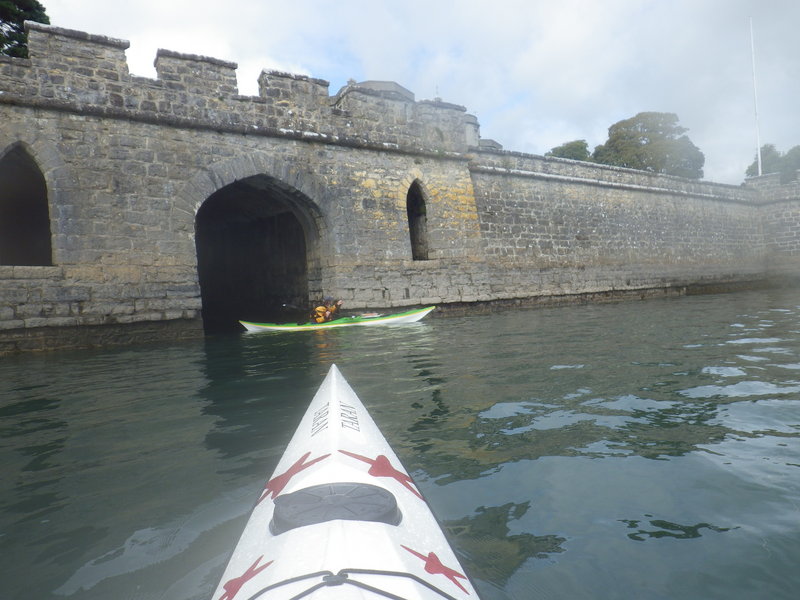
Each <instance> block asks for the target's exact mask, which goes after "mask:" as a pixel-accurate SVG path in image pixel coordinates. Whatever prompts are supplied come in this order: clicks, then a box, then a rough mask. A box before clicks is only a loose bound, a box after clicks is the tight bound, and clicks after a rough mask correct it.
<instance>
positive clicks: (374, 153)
mask: <svg viewBox="0 0 800 600" xmlns="http://www.w3.org/2000/svg"><path fill="white" fill-rule="evenodd" d="M28 31H29V50H30V58H29V59H11V58H5V57H0V353H3V352H13V351H18V350H25V349H38V348H51V347H65V346H70V345H74V346H85V345H90V344H96V343H120V342H126V341H132V340H146V339H156V338H163V337H175V336H190V335H198V334H199V332H200V331H201V330H202V327H203V325H204V324H205V326H206V328H207V329H208V328H209V325H210V324H214V325H220V326H226V325H227V324H230V323H231V322H232V323H235V319H236V318H251V319H266V318H268V317H273V316H274V311H277V310H278V308H279V307H281V306H282V305H283V304H290V305H304V304H306V303H308V302H310V301H312V300H313V299H315V298H318V297H320V296H321V295H323V294H330V295H334V296H337V297H341V298H343V299H344V300H345V302H346V305H347V307H348V308H356V309H357V308H377V307H380V308H386V307H399V306H411V305H420V304H433V303H435V304H443V305H450V306H457V305H459V304H465V303H467V304H472V303H476V302H520V303H530V302H536V301H537V300H538V299H556V298H562V297H575V296H579V297H580V296H582V297H587V296H591V295H596V294H600V295H605V296H608V295H614V294H622V295H625V294H644V295H646V294H654V293H655V294H660V293H681V292H682V291H683V290H685V289H686V288H689V287H695V286H731V285H740V284H741V285H744V284H753V283H763V282H765V281H768V280H770V279H772V278H774V277H776V276H780V277H784V278H796V275H797V273H798V271H800V269H799V268H798V267H799V266H800V240H799V239H798V231H800V184H797V183H792V184H788V185H779V184H778V183H777V181H776V180H775V178H774V177H772V176H766V177H762V178H756V179H754V180H750V181H749V182H748V184H747V185H744V186H728V185H721V184H714V183H709V182H696V181H688V180H682V179H677V178H672V177H665V176H657V175H652V174H648V173H643V172H636V171H631V170H626V169H619V168H614V167H606V166H599V165H593V164H588V163H580V162H575V161H567V160H561V159H552V158H544V157H540V156H533V155H526V154H520V153H515V152H508V151H504V150H503V149H502V148H501V147H500V146H499V144H497V143H495V142H493V141H492V140H484V139H481V138H480V130H479V125H478V121H477V119H476V118H475V117H474V116H473V115H470V114H468V113H467V112H466V109H465V108H464V107H461V106H458V105H455V104H450V103H446V102H442V101H439V100H435V101H425V100H423V101H416V100H415V98H414V95H413V94H412V93H411V92H410V91H408V90H406V89H405V88H403V87H401V86H399V85H398V84H395V83H392V82H362V83H354V82H351V83H349V84H348V85H347V86H345V87H344V88H343V89H342V90H340V91H338V92H337V93H336V94H335V95H329V91H328V83H327V82H325V81H322V80H319V79H314V78H310V77H305V76H299V75H291V74H286V73H279V72H274V71H265V72H262V74H261V76H260V77H259V81H258V83H259V94H258V95H257V96H242V95H239V94H238V92H237V82H236V65H235V64H233V63H230V62H225V61H221V60H217V59H213V58H207V57H201V56H195V55H185V54H178V53H175V52H171V51H165V50H159V52H158V54H157V57H156V60H155V66H156V72H157V78H156V79H149V78H142V77H136V76H132V75H130V74H129V72H128V66H127V62H126V60H125V49H126V48H127V47H128V42H126V41H124V40H117V39H112V38H107V37H103V36H97V35H92V34H87V33H83V32H76V31H71V30H64V29H60V28H58V27H52V26H45V25H39V24H33V23H29V24H28ZM36 202H39V203H41V205H42V211H44V212H43V214H44V215H45V216H44V217H43V221H42V219H40V220H39V225H31V226H30V227H33V231H35V232H37V233H36V235H35V236H34V235H29V234H28V233H27V232H28V229H26V228H27V227H28V225H22V224H24V223H27V220H30V221H31V222H33V221H36V219H37V218H38V217H36V215H34V214H32V213H30V211H28V209H27V208H26V206H27V205H28V204H33V203H36ZM14 211H17V212H14ZM20 211H21V212H20ZM26 211H27V212H26ZM18 214H22V215H23V216H24V218H19V217H18ZM42 222H43V223H44V225H42ZM43 227H44V229H45V231H44V233H42V231H43ZM37 228H38V229H37ZM37 236H38V237H37ZM3 238H5V239H6V243H4V242H3ZM34 238H36V239H38V242H36V243H37V244H39V245H43V246H45V248H44V250H36V251H34V250H31V251H30V253H29V254H28V255H27V256H26V255H25V253H24V252H22V251H20V250H19V249H20V248H23V249H24V248H25V247H26V246H27V245H30V244H32V242H31V241H30V240H32V239H34ZM20 252H22V254H21V255H20ZM42 256H44V257H45V258H41V257H42ZM9 257H10V258H9ZM270 307H271V309H274V311H273V313H270V312H269V311H268V310H266V309H267V308H270ZM261 308H264V311H261ZM262 313H263V314H262Z"/></svg>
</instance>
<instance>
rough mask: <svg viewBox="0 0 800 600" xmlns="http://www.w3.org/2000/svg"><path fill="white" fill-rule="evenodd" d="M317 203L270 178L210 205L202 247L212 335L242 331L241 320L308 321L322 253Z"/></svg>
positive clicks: (243, 185)
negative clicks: (313, 207) (313, 276)
mask: <svg viewBox="0 0 800 600" xmlns="http://www.w3.org/2000/svg"><path fill="white" fill-rule="evenodd" d="M309 205H310V201H309V200H308V199H307V198H306V197H305V196H302V195H301V194H300V193H299V192H298V191H297V190H294V189H293V188H290V187H289V186H286V185H284V184H281V183H280V182H279V181H277V180H275V179H273V178H270V177H267V176H263V175H258V176H255V177H249V178H247V179H243V180H240V181H236V182H234V183H232V184H230V185H228V186H226V187H224V188H222V189H220V190H218V191H217V192H215V193H214V194H212V195H211V196H209V197H208V199H207V200H206V201H205V202H204V203H203V205H202V206H201V207H200V210H198V212H197V217H196V222H195V228H196V239H195V242H196V246H197V269H198V276H199V279H200V293H201V296H202V302H203V327H204V328H205V331H206V332H207V333H217V332H226V331H239V330H241V325H240V324H239V322H238V321H239V319H243V320H247V321H259V322H263V321H276V322H281V321H293V320H296V319H297V318H298V317H300V316H301V315H302V316H305V313H306V308H307V304H308V301H309V256H310V254H313V253H314V252H315V251H314V248H315V247H316V234H315V232H314V227H313V225H312V223H313V218H312V217H311V214H310V212H309V209H308V208H307V207H308V206H309ZM309 231H311V232H312V233H311V234H310V238H309V233H308V232H309ZM309 240H310V245H311V248H310V249H309V247H308V246H309Z"/></svg>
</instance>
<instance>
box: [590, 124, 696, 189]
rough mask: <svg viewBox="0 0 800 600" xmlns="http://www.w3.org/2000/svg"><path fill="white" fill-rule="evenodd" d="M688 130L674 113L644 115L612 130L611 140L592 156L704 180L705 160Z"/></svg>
mask: <svg viewBox="0 0 800 600" xmlns="http://www.w3.org/2000/svg"><path fill="white" fill-rule="evenodd" d="M686 131H688V130H687V129H686V128H685V127H681V126H679V125H678V116H677V115H676V114H674V113H659V112H641V113H639V114H638V115H636V116H635V117H631V118H630V119H625V120H622V121H619V122H617V123H615V124H614V125H612V126H611V127H609V128H608V140H607V141H606V143H605V144H601V145H600V146H597V147H596V148H595V149H594V153H593V155H592V157H593V159H594V161H595V162H598V163H601V164H605V165H615V166H618V167H627V168H630V169H638V170H640V171H649V172H651V173H661V174H664V175H675V176H678V177H686V178H689V179H701V178H702V177H703V165H704V164H705V160H706V159H705V156H704V155H703V153H702V152H700V150H699V148H697V146H695V145H694V144H693V143H692V141H691V140H690V139H689V138H688V137H687V136H686V135H683V134H684V133H685V132H686Z"/></svg>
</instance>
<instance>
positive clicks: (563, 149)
mask: <svg viewBox="0 0 800 600" xmlns="http://www.w3.org/2000/svg"><path fill="white" fill-rule="evenodd" d="M545 156H556V157H558V158H570V159H572V160H583V161H588V160H591V159H592V157H591V154H589V144H587V143H586V140H575V141H572V142H567V143H565V144H561V145H560V146H556V147H555V148H553V149H552V150H550V151H549V152H547V153H545Z"/></svg>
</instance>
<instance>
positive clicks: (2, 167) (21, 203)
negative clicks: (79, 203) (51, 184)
mask: <svg viewBox="0 0 800 600" xmlns="http://www.w3.org/2000/svg"><path fill="white" fill-rule="evenodd" d="M52 255H53V251H52V245H51V236H50V213H49V210H48V207H47V184H46V183H45V180H44V175H42V172H41V171H40V170H39V167H38V166H37V165H36V162H35V161H34V160H33V159H32V158H31V157H30V156H29V155H28V153H27V152H25V150H24V149H23V148H22V147H21V146H16V147H14V148H13V149H11V150H10V151H9V152H7V153H6V154H5V156H3V157H2V158H0V265H25V266H48V265H52V264H53V256H52Z"/></svg>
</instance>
